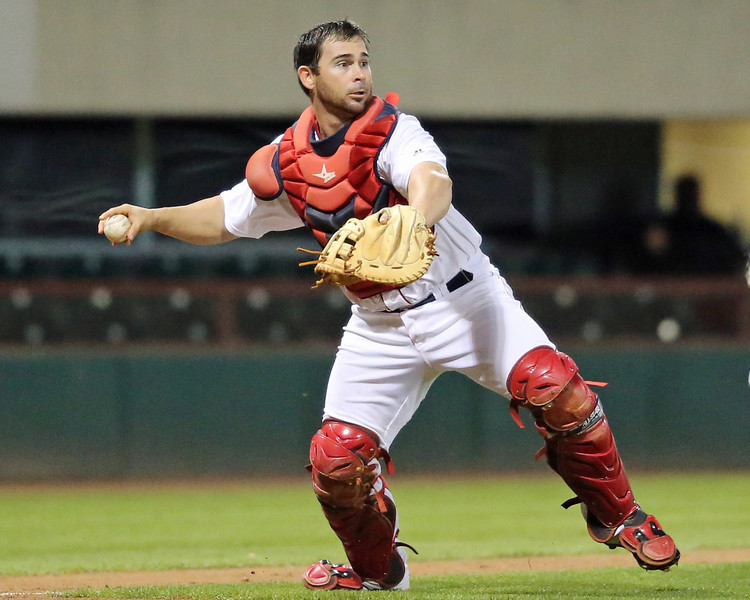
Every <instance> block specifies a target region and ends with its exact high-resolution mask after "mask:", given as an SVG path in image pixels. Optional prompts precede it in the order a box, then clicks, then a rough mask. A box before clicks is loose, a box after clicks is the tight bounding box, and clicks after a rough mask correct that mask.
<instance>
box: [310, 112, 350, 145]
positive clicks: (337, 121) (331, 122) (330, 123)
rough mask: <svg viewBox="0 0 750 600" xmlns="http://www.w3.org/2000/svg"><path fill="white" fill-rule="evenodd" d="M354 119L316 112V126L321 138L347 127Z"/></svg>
mask: <svg viewBox="0 0 750 600" xmlns="http://www.w3.org/2000/svg"><path fill="white" fill-rule="evenodd" d="M352 121H353V119H348V120H344V119H341V118H339V117H336V116H335V115H332V114H330V113H325V114H322V115H320V114H318V113H317V112H316V113H315V122H316V123H315V127H316V128H317V130H318V135H319V136H320V139H323V138H327V137H328V136H331V135H333V134H334V133H336V132H337V131H339V130H340V129H341V128H342V127H346V126H347V125H349V123H351V122H352Z"/></svg>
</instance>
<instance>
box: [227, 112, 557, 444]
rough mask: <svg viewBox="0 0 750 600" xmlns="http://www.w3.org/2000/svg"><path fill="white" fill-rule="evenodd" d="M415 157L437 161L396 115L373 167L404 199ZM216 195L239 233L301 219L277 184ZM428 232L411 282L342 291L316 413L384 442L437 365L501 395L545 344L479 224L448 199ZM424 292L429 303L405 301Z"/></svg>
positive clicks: (426, 139)
mask: <svg viewBox="0 0 750 600" xmlns="http://www.w3.org/2000/svg"><path fill="white" fill-rule="evenodd" d="M423 161H431V162H436V163H438V164H441V165H443V166H445V164H446V160H445V156H444V155H443V153H442V152H441V151H440V149H439V148H438V146H437V144H435V141H434V140H433V138H432V136H431V135H430V134H429V133H427V132H426V131H425V130H424V129H423V128H422V126H421V125H420V123H419V121H418V120H417V119H416V118H415V117H413V116H410V115H405V114H400V115H399V118H398V120H397V122H396V124H395V126H394V130H393V131H392V134H391V137H390V138H389V139H388V141H387V142H386V143H385V145H384V146H383V148H382V149H381V151H380V153H379V155H378V160H377V165H376V168H377V174H378V176H379V177H381V178H382V179H383V180H384V181H385V182H387V183H389V184H391V185H392V186H393V187H394V188H395V189H396V190H397V191H398V192H399V193H400V194H401V195H402V196H404V197H405V198H408V195H407V188H408V184H409V175H410V173H411V170H412V169H413V168H414V166H415V165H417V164H419V163H420V162H423ZM221 196H222V198H223V200H224V209H225V226H226V228H227V230H228V231H229V232H231V233H232V234H234V235H236V236H238V237H252V238H259V237H261V236H263V235H265V234H266V233H268V232H270V231H282V230H288V229H294V228H297V227H302V226H303V223H302V221H301V219H300V217H299V215H298V214H297V213H296V212H295V211H294V209H293V208H292V206H291V204H290V202H289V200H288V199H287V196H286V194H284V193H282V194H281V196H279V198H277V199H275V200H271V201H263V200H257V199H256V198H255V197H254V195H253V193H252V191H251V189H250V187H249V186H248V184H247V181H242V182H240V183H239V184H237V185H236V186H234V187H233V188H232V189H231V190H227V191H225V192H223V193H222V194H221ZM435 231H436V234H437V239H436V243H435V245H436V250H437V256H435V257H434V259H433V262H432V265H431V266H430V268H429V270H428V271H427V273H426V274H425V275H424V276H423V277H421V278H420V279H418V280H417V281H415V282H414V283H412V284H410V285H407V286H405V287H403V288H401V289H398V290H392V291H389V292H385V293H383V294H377V295H376V296H372V297H370V298H365V299H359V298H357V297H355V296H354V295H352V294H349V293H348V292H346V290H344V293H346V294H347V296H348V297H349V299H350V300H351V301H352V303H353V307H352V316H351V318H350V320H349V322H348V323H347V325H346V326H345V328H344V333H343V336H342V339H341V343H340V345H339V349H338V352H337V354H336V360H335V362H334V365H333V368H332V371H331V376H330V378H329V382H328V389H327V391H326V400H325V408H324V413H323V417H324V418H332V419H338V420H341V421H345V422H348V423H353V424H356V425H361V426H363V427H366V428H367V429H369V430H371V431H373V432H374V433H376V434H377V435H378V436H379V437H380V442H381V445H382V446H383V447H384V448H385V449H388V448H389V446H390V445H391V443H392V441H393V440H394V438H395V437H396V435H397V434H398V432H399V431H400V430H401V428H402V427H403V426H404V425H405V424H406V423H407V422H408V421H409V420H410V419H411V417H412V416H413V414H414V412H415V411H416V410H417V408H418V407H419V404H420V403H421V402H422V400H423V399H424V397H425V395H426V394H427V391H428V390H429V388H430V386H431V385H432V383H433V382H434V381H435V379H436V378H437V377H438V375H440V374H441V373H443V372H445V371H458V372H461V373H463V374H465V375H467V376H468V377H470V378H471V379H473V380H474V381H476V382H477V383H479V384H481V385H483V386H485V387H487V388H489V389H491V390H494V391H496V392H498V393H500V394H503V395H505V396H506V397H507V396H508V393H507V389H506V379H507V377H508V374H509V373H510V371H511V369H512V368H513V366H514V365H515V363H516V362H517V361H518V359H519V358H521V356H523V355H524V354H525V353H526V352H528V351H529V350H531V349H533V348H535V347H538V346H543V345H546V346H553V344H552V343H551V342H550V340H549V339H548V338H547V336H546V334H545V333H544V331H542V329H541V328H540V327H539V326H538V325H537V324H536V322H534V320H533V319H531V317H530V316H529V315H528V314H527V313H526V312H525V311H524V310H523V308H522V306H521V304H520V303H519V302H518V301H517V300H516V299H515V298H514V297H513V293H512V291H511V289H510V287H509V286H508V284H507V283H506V282H505V280H504V279H503V278H502V277H501V276H500V274H499V272H498V270H497V269H496V268H495V267H494V266H493V265H492V264H491V263H490V261H489V259H488V257H487V256H486V255H485V254H484V253H483V252H482V251H481V250H480V243H481V237H480V235H479V233H478V232H477V231H476V229H475V228H474V227H473V226H472V225H471V224H470V223H469V222H468V221H467V220H466V219H465V218H464V217H463V216H462V215H461V214H460V213H459V211H458V210H456V208H455V207H452V206H451V208H450V209H449V211H448V213H447V214H446V215H445V216H444V217H443V218H442V219H441V220H440V221H439V222H438V223H437V224H436V225H435ZM461 270H464V271H468V272H470V273H471V274H472V277H473V278H472V280H471V281H470V282H469V283H465V284H464V285H462V286H461V287H459V288H458V289H454V291H449V290H448V288H447V287H446V282H448V281H450V280H451V279H452V278H453V277H454V276H455V275H457V274H458V273H459V272H460V271H461ZM342 289H344V288H342ZM430 295H432V297H433V298H434V300H432V301H431V302H429V303H426V304H423V305H421V306H418V307H415V308H409V306H410V305H413V304H416V303H418V302H420V301H422V300H424V299H425V298H427V297H428V296H430ZM401 309H405V310H401ZM394 311H399V312H394ZM457 403H460V398H459V399H457ZM458 409H459V408H458V407H457V410H458Z"/></svg>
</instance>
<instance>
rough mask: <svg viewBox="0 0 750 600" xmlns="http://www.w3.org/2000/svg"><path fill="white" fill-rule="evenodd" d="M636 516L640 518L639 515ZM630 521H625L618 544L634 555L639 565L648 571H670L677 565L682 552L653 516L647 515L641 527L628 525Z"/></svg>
mask: <svg viewBox="0 0 750 600" xmlns="http://www.w3.org/2000/svg"><path fill="white" fill-rule="evenodd" d="M642 514H645V513H642ZM634 516H636V517H640V515H639V514H638V513H636V515H634ZM631 518H632V517H631ZM629 520H630V519H627V520H626V521H625V528H624V529H623V530H622V531H620V533H619V534H618V536H617V537H618V542H619V545H620V546H622V547H623V548H625V549H626V550H629V551H630V552H632V553H633V556H635V560H637V561H638V564H639V565H641V566H642V567H643V568H644V569H647V570H653V569H659V570H661V571H669V568H670V567H671V566H672V565H676V564H677V562H678V561H679V560H680V551H679V550H678V549H677V547H676V546H675V543H674V540H673V539H672V538H671V537H670V536H668V535H667V534H666V533H664V530H663V529H662V528H661V525H659V521H657V520H656V518H655V517H654V516H653V515H648V514H647V515H645V520H643V522H642V523H640V524H639V525H627V522H628V521H629ZM638 520H640V518H639V519H638Z"/></svg>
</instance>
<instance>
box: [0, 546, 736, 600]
mask: <svg viewBox="0 0 750 600" xmlns="http://www.w3.org/2000/svg"><path fill="white" fill-rule="evenodd" d="M680 562H681V563H682V564H704V563H721V562H750V548H738V549H725V550H694V551H690V552H686V553H683V556H682V560H681V561H680ZM603 567H633V568H637V566H636V565H635V563H634V562H633V559H632V558H631V557H630V556H629V555H628V554H626V553H624V552H611V553H610V552H605V553H599V554H587V555H582V556H551V557H529V558H498V559H484V560H471V561H434V562H426V561H425V562H421V561H413V562H411V563H410V568H411V572H412V575H413V576H416V577H419V576H425V575H444V574H447V573H450V574H459V573H467V574H468V573H477V574H492V573H509V572H513V571H559V570H564V569H585V568H603ZM303 570H304V568H303V567H299V566H296V567H238V568H226V569H177V570H171V571H132V572H131V571H128V572H105V573H69V574H61V575H24V576H17V577H0V600H5V599H10V600H32V599H33V600H39V597H40V596H42V595H44V594H46V593H49V592H62V591H65V590H72V589H78V588H83V587H90V588H94V589H98V588H104V587H133V586H148V585H155V586H162V585H191V584H199V583H248V584H253V583H256V582H257V583H260V582H269V581H297V580H299V579H300V577H301V574H302V571H303Z"/></svg>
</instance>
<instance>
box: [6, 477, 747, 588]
mask: <svg viewBox="0 0 750 600" xmlns="http://www.w3.org/2000/svg"><path fill="white" fill-rule="evenodd" d="M390 483H391V487H392V489H393V491H394V494H395V495H396V499H397V501H398V503H399V509H400V514H401V528H402V535H401V537H402V539H403V540H404V541H407V542H409V543H410V544H412V545H414V546H415V547H416V548H417V549H418V550H419V552H420V554H419V556H413V557H412V558H411V559H410V560H412V562H417V561H420V560H426V561H432V560H439V559H451V558H461V559H467V558H489V557H504V556H505V557H511V556H532V555H537V556H539V555H568V554H584V553H585V554H591V553H596V552H609V551H608V550H606V549H605V548H603V547H601V546H598V545H596V544H594V543H593V542H592V541H591V540H590V539H589V537H588V535H587V534H586V532H585V527H584V526H583V521H582V519H581V516H580V512H579V510H578V508H577V507H576V508H571V509H570V510H568V511H565V510H563V509H562V508H560V507H559V505H560V503H561V502H562V501H563V500H565V499H567V498H568V497H569V495H570V494H569V492H568V491H567V488H566V487H565V486H564V484H562V483H561V482H560V481H559V480H558V479H557V477H556V476H554V474H552V473H549V474H547V473H545V474H544V476H537V475H535V476H533V477H511V476H495V477H485V478H480V477H466V478H463V479H458V480H456V479H449V478H436V479H430V480H427V479H415V478H406V477H399V476H398V475H397V476H395V477H393V478H392V479H391V480H390ZM631 483H632V484H633V487H634V489H635V492H636V496H637V497H638V499H639V501H640V502H641V503H642V504H643V506H644V507H645V508H646V509H647V510H649V511H650V512H653V513H654V514H656V515H657V516H658V518H659V520H660V521H661V523H662V525H663V526H664V527H665V529H667V530H668V531H669V533H670V534H672V535H673V537H675V539H676V540H677V542H678V545H679V547H680V548H681V550H682V551H683V554H686V553H689V551H690V550H694V549H710V548H743V547H750V511H748V510H747V507H748V504H747V502H748V501H747V499H748V498H750V474H745V473H721V474H705V473H700V474H698V473H685V474H637V475H636V474H631ZM0 540H2V543H0V576H2V575H19V574H30V573H63V572H93V571H107V570H141V569H145V570H162V569H168V568H201V567H222V566H247V567H252V566H271V565H300V566H301V565H307V564H309V563H311V562H313V561H315V560H317V559H318V558H322V557H327V558H330V559H331V560H337V561H344V560H345V557H344V555H343V551H342V550H341V548H340V545H339V543H338V540H337V539H336V538H335V537H334V535H333V534H332V533H331V531H330V529H329V528H328V525H327V524H326V522H325V520H324V518H323V516H322V514H321V512H320V508H319V506H318V504H317V501H316V500H315V497H314V495H313V494H312V491H311V489H310V484H309V482H308V481H307V480H306V479H301V480H299V481H297V482H290V483H286V484H270V483H253V482H243V483H230V484H205V485H204V484H194V485H178V484H173V485H170V486H167V487H162V486H157V485H153V486H150V485H143V486H134V485H131V486H89V487H84V488H82V489H76V488H74V487H61V486H58V487H50V486H45V487H38V488H34V487H25V488H23V487H22V488H0ZM749 581H750V565H748V564H735V565H682V566H680V567H679V568H678V569H673V571H672V572H670V573H669V574H664V573H660V572H659V573H646V572H644V571H642V570H641V569H638V568H637V567H636V566H635V563H633V568H630V569H598V570H593V571H587V572H582V571H559V572H522V573H513V574H507V573H506V574H502V575H496V576H483V577H475V576H471V577H461V576H456V577H450V576H445V577H423V578H418V579H417V580H416V581H413V587H414V588H417V589H416V590H412V591H410V592H407V593H405V594H403V596H401V595H399V597H403V598H412V597H414V598H521V597H523V598H526V599H529V598H537V597H539V598H541V597H542V596H543V597H544V598H589V597H598V598H633V597H637V598H743V597H747V598H750V587H749V586H750V584H749V583H748V582H749ZM542 589H546V590H547V591H546V592H543V593H542V592H541V591H540V590H542ZM602 590H604V592H602ZM635 590H637V593H636V591H635ZM726 590H728V591H726ZM732 590H733V591H732ZM79 595H80V596H88V597H117V598H136V597H137V598H168V597H180V598H210V599H211V600H218V599H221V598H236V599H241V598H253V599H257V598H313V597H317V596H315V595H314V594H313V593H312V592H309V593H308V592H307V591H306V590H304V589H302V588H301V586H300V585H299V584H296V583H274V584H255V583H254V584H252V585H247V584H246V585H213V586H189V587H180V588H175V587H173V588H160V589H153V588H140V589H135V590H123V589H118V588H114V589H106V590H101V591H95V590H85V591H82V592H81V593H80V594H79ZM344 596H346V594H344ZM336 597H337V598H340V597H341V594H338V593H337V595H336ZM358 597H361V593H360V594H359V595H358ZM381 597H382V596H381Z"/></svg>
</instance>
